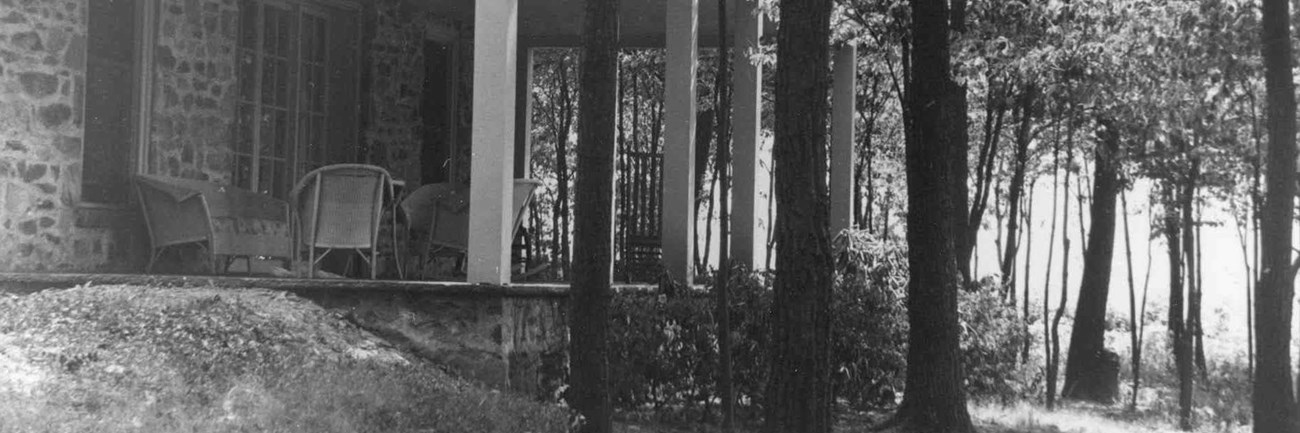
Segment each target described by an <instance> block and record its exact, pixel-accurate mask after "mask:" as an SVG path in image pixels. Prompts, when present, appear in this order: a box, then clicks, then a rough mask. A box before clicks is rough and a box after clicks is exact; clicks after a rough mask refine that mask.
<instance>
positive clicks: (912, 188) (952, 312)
mask: <svg viewBox="0 0 1300 433" xmlns="http://www.w3.org/2000/svg"><path fill="white" fill-rule="evenodd" d="M947 12H948V11H947V4H946V2H945V1H943V0H915V1H913V2H912V17H913V18H912V32H911V34H912V37H913V38H914V40H915V43H916V46H915V52H914V53H913V61H914V62H915V65H914V66H915V67H913V68H912V74H913V75H912V76H911V77H910V79H911V83H910V85H909V86H908V89H909V90H908V93H909V97H908V104H906V105H908V106H909V111H910V112H911V115H912V121H911V122H910V123H911V125H910V126H911V128H909V131H908V133H907V186H908V188H907V192H908V200H907V208H908V212H907V244H908V246H909V247H908V266H910V269H912V278H911V279H910V280H909V281H908V285H907V293H908V296H907V313H908V314H907V316H908V325H909V326H910V327H911V328H910V331H909V333H908V351H907V377H906V388H905V389H906V394H904V396H903V402H902V404H901V405H900V406H899V408H898V411H897V412H896V414H895V417H894V419H893V420H892V421H891V423H894V424H897V425H898V427H899V430H901V431H942V432H951V433H967V432H972V431H974V427H973V426H972V425H971V420H970V414H969V413H968V412H967V410H966V393H965V390H964V389H962V381H963V377H964V373H963V369H962V359H961V356H960V339H961V338H960V327H959V324H958V317H957V291H958V290H960V287H961V284H962V276H961V274H960V273H959V272H960V271H959V270H958V263H957V251H956V249H955V245H954V244H953V242H954V239H956V238H958V236H955V235H956V234H958V233H959V232H958V231H957V230H956V228H955V227H954V226H955V225H956V224H958V223H959V222H964V218H965V210H966V208H965V200H964V197H961V198H963V199H962V200H958V199H959V197H957V194H959V193H960V194H963V195H964V194H965V191H964V188H961V189H963V191H960V192H958V191H955V190H957V189H959V188H954V187H953V185H955V184H958V183H960V184H961V185H965V177H964V176H962V175H961V174H959V173H956V171H958V170H957V168H958V166H959V165H960V166H964V165H965V164H958V163H957V160H961V161H965V159H966V153H965V152H964V147H962V145H961V143H959V142H958V141H960V140H959V138H960V137H958V136H959V135H963V134H964V132H963V133H954V129H956V127H955V125H958V124H961V125H964V123H965V122H964V121H963V120H964V119H965V112H964V110H962V112H960V113H959V112H958V110H957V109H954V108H953V106H952V105H949V104H956V103H957V102H959V101H956V100H958V99H964V98H963V96H964V93H965V92H964V91H963V90H961V88H960V87H958V86H956V85H955V84H954V83H953V82H952V79H951V76H950V74H951V68H950V65H951V60H950V58H949V50H948V45H949V42H948V37H949V35H948V21H947V19H948V13H947ZM782 22H784V21H782ZM961 105H962V106H964V104H961ZM963 129H964V128H963ZM954 215H959V216H960V217H954Z"/></svg>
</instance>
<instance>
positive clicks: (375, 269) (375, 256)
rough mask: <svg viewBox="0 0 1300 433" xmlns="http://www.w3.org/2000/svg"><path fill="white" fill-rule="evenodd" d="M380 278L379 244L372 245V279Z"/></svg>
mask: <svg viewBox="0 0 1300 433" xmlns="http://www.w3.org/2000/svg"><path fill="white" fill-rule="evenodd" d="M378 278H379V246H378V245H371V246H370V279H372V280H374V279H378Z"/></svg>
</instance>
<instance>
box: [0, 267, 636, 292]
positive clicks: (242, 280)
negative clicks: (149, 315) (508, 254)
mask: <svg viewBox="0 0 1300 433" xmlns="http://www.w3.org/2000/svg"><path fill="white" fill-rule="evenodd" d="M83 284H101V285H103V284H130V285H150V286H164V287H220V288H228V289H240V288H258V289H270V290H283V291H289V292H297V293H311V292H331V291H372V292H394V293H403V292H406V293H420V294H433V295H445V296H448V297H461V296H466V297H469V296H490V297H496V296H500V297H512V298H518V297H567V296H568V295H569V284H567V283H517V284H511V285H508V286H498V285H492V284H475V283H467V282H464V281H405V280H360V279H350V278H317V279H307V278H289V277H270V276H236V275H218V276H213V275H150V274H95V273H86V274H76V273H62V274H53V273H21V272H6V273H0V293H13V294H24V293H32V292H38V291H41V290H46V289H62V288H70V287H75V286H78V285H83ZM614 290H615V291H645V290H650V291H652V290H655V285H652V284H614Z"/></svg>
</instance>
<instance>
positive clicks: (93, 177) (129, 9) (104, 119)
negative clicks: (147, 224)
mask: <svg viewBox="0 0 1300 433" xmlns="http://www.w3.org/2000/svg"><path fill="white" fill-rule="evenodd" d="M137 3H139V2H138V1H137V0H96V1H91V2H87V4H88V6H89V10H88V16H89V23H88V28H87V32H88V37H87V47H86V48H87V49H86V100H85V104H86V105H85V110H86V112H85V115H86V131H85V141H84V152H85V153H84V157H83V158H84V159H83V161H85V164H84V168H83V172H82V177H81V198H82V201H84V202H88V203H99V204H123V203H126V201H127V197H129V191H130V189H129V186H130V179H129V176H130V174H131V173H132V169H131V167H132V166H131V155H133V154H134V150H135V148H136V147H135V144H136V142H137V140H136V135H137V134H136V132H137V131H138V130H137V128H136V123H135V117H134V116H135V114H136V110H134V109H131V110H123V109H122V104H123V103H131V104H135V101H136V100H137V99H136V93H138V89H139V80H138V79H137V76H138V74H136V73H135V71H136V69H135V67H136V62H137V57H136V54H137V47H138V46H139V42H138V40H137V37H138V35H137V33H136V31H137V28H139V26H137V6H138V5H137Z"/></svg>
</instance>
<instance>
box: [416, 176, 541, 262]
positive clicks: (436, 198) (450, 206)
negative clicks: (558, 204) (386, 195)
mask: <svg viewBox="0 0 1300 433" xmlns="http://www.w3.org/2000/svg"><path fill="white" fill-rule="evenodd" d="M541 184H542V183H541V182H540V181H537V180H533V179H515V185H514V197H513V200H512V203H513V204H514V209H512V210H513V211H514V222H515V223H514V227H513V229H512V231H511V238H513V237H514V235H515V234H518V233H519V227H520V225H521V224H522V223H523V218H522V216H523V213H524V210H525V209H527V208H528V203H529V202H530V201H532V199H533V192H534V191H535V190H536V189H537V187H538V186H540V185H541ZM401 207H402V211H403V212H404V213H405V214H406V219H407V221H408V222H409V223H408V224H409V227H408V228H409V229H410V235H408V237H412V238H418V239H417V240H416V242H415V243H414V247H415V248H417V252H416V254H417V255H418V257H419V264H420V265H421V266H423V265H424V264H425V263H426V262H427V261H428V260H429V258H430V257H432V256H434V255H435V254H439V253H444V252H451V253H453V254H456V255H457V256H463V255H464V254H465V251H466V249H467V248H468V245H469V187H468V186H465V185H453V184H450V183H433V184H428V185H424V186H421V187H420V188H418V189H416V190H415V191H412V192H411V193H410V194H408V195H407V196H406V198H404V199H403V200H402V203H401Z"/></svg>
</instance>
